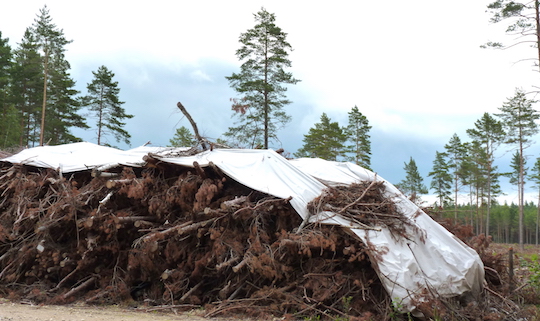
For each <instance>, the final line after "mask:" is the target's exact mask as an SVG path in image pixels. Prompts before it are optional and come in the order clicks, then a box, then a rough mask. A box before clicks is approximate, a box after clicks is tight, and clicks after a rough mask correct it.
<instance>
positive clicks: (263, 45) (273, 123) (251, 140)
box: [225, 8, 299, 149]
mask: <svg viewBox="0 0 540 321" xmlns="http://www.w3.org/2000/svg"><path fill="white" fill-rule="evenodd" d="M254 17H255V21H256V23H257V24H256V25H255V27H253V28H252V29H249V30H248V31H246V32H245V33H242V34H241V35H240V43H241V44H242V46H241V47H240V49H238V50H237V51H236V56H237V57H238V59H239V60H241V61H243V63H242V65H241V67H240V72H239V73H233V74H232V75H231V76H229V77H226V78H227V80H228V81H229V84H230V86H231V87H232V88H233V89H234V90H235V91H236V92H237V93H238V94H239V95H240V96H241V97H240V98H239V101H241V102H242V103H241V104H240V105H241V106H239V105H238V104H236V103H235V104H233V110H234V111H235V115H236V116H237V117H238V121H237V122H235V125H236V126H233V127H230V128H229V130H228V132H227V133H226V134H225V136H228V137H231V138H234V139H235V140H236V141H237V142H238V143H239V144H242V145H247V146H249V147H254V145H255V144H258V143H259V142H260V143H261V144H262V146H263V147H264V148H265V149H266V148H268V144H269V141H271V140H277V131H278V130H279V129H281V128H282V127H283V126H285V125H286V124H287V123H288V122H289V121H290V119H291V117H290V116H289V115H288V114H287V113H286V112H285V111H284V110H283V107H284V106H286V105H288V104H290V103H291V101H289V100H288V99H287V98H286V96H285V92H286V91H287V87H286V86H285V85H286V84H296V83H297V82H298V81H299V80H298V79H295V78H294V77H293V75H292V73H290V72H286V71H285V68H287V67H291V61H290V60H289V51H292V47H291V45H290V44H289V43H288V42H287V40H286V39H287V34H286V33H285V32H283V31H282V30H281V28H280V27H278V26H277V25H276V24H275V20H276V17H275V15H274V14H273V13H269V12H268V11H266V9H264V8H262V9H261V11H259V12H258V13H257V14H255V15H254Z"/></svg>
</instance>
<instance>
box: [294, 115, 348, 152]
mask: <svg viewBox="0 0 540 321" xmlns="http://www.w3.org/2000/svg"><path fill="white" fill-rule="evenodd" d="M346 140H347V135H346V134H345V133H344V131H343V128H341V127H340V126H339V124H338V123H337V122H332V121H331V119H330V118H329V117H328V116H327V115H326V113H323V114H322V115H321V122H320V123H316V124H315V127H312V128H310V129H309V133H308V134H307V135H304V139H303V142H304V145H303V146H302V148H300V149H299V150H298V152H296V153H294V156H296V157H319V158H322V159H326V160H332V161H336V160H338V158H342V157H344V143H345V141H346Z"/></svg>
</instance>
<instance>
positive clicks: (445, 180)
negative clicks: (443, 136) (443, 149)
mask: <svg viewBox="0 0 540 321" xmlns="http://www.w3.org/2000/svg"><path fill="white" fill-rule="evenodd" d="M447 157H448V155H447V154H446V153H439V152H435V160H434V161H433V170H432V171H431V172H429V174H428V176H431V177H432V179H431V184H430V187H431V189H433V190H435V195H436V196H437V198H438V199H439V206H440V207H445V205H446V204H448V202H449V201H451V200H452V199H451V198H450V195H451V194H452V175H450V172H449V166H448V164H447V162H446V158H447Z"/></svg>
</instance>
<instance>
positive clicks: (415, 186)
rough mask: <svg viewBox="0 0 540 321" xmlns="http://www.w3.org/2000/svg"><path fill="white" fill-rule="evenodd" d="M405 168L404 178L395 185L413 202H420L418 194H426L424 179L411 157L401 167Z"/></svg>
mask: <svg viewBox="0 0 540 321" xmlns="http://www.w3.org/2000/svg"><path fill="white" fill-rule="evenodd" d="M403 169H404V170H405V174H406V175H405V179H403V180H402V181H401V182H400V183H399V184H397V187H398V188H399V189H400V190H401V191H402V192H403V194H405V195H407V196H408V197H409V198H410V199H411V200H412V201H413V202H415V203H419V202H420V195H423V194H427V193H428V190H427V187H426V186H425V185H424V179H423V178H422V176H421V175H420V172H418V167H417V166H416V162H415V161H414V159H413V158H412V157H411V159H410V160H409V162H408V163H405V166H404V167H403Z"/></svg>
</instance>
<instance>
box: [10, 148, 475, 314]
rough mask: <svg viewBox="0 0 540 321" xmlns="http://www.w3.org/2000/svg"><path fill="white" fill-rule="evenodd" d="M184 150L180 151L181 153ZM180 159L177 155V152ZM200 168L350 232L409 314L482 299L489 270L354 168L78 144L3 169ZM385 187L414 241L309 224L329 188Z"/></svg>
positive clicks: (38, 151) (266, 153)
mask: <svg viewBox="0 0 540 321" xmlns="http://www.w3.org/2000/svg"><path fill="white" fill-rule="evenodd" d="M182 150H185V149H178V151H180V152H181V151H182ZM171 151H173V152H171ZM148 153H152V156H153V157H156V158H157V159H159V160H161V161H164V162H168V163H172V164H177V165H182V166H189V167H193V162H195V161H196V162H198V163H199V165H200V166H208V165H209V164H210V163H213V164H214V165H215V166H217V167H218V168H220V169H221V170H222V171H223V172H224V173H225V174H227V175H228V176H229V177H231V178H233V179H234V180H236V181H238V182H239V183H241V184H244V185H246V186H247V187H250V188H252V189H254V190H257V191H261V192H264V193H268V194H270V195H274V196H276V197H280V198H288V197H292V199H291V201H290V202H291V205H292V206H293V208H294V209H295V210H296V211H297V212H298V214H299V215H300V216H301V217H302V218H303V219H304V220H310V221H312V222H315V221H316V222H321V223H324V224H335V225H340V226H343V227H344V228H347V229H350V231H352V232H353V233H355V234H356V235H357V236H358V237H359V238H360V239H361V240H362V241H363V242H364V243H366V244H368V245H369V246H370V249H373V251H372V253H371V261H372V263H373V265H374V266H373V267H374V268H375V270H376V271H377V273H378V275H379V277H380V279H381V281H382V283H383V285H384V287H385V289H386V290H387V291H388V293H389V294H390V297H391V298H392V299H393V300H395V301H397V303H398V306H400V307H402V310H403V311H413V310H414V307H415V301H416V300H418V299H420V300H421V299H422V298H423V296H424V295H425V293H432V294H434V295H441V296H459V295H462V294H465V293H468V292H473V293H474V292H479V291H480V290H481V289H482V284H483V280H484V269H483V264H482V261H481V260H480V258H479V256H478V254H477V253H476V252H475V251H474V250H473V249H471V248H469V247H468V246H467V245H465V244H464V243H463V242H461V241H460V240H459V239H458V238H456V237H455V236H454V235H452V234H451V233H449V232H448V231H447V230H446V229H444V228H443V227H442V226H441V225H439V224H438V223H436V222H435V221H433V220H432V219H431V218H430V217H429V216H428V215H427V214H425V213H424V212H422V211H421V210H420V209H419V208H418V207H417V206H416V205H415V204H414V203H412V202H411V201H409V200H408V199H407V198H406V197H405V196H404V195H403V194H402V193H400V192H399V191H398V190H397V188H396V187H395V186H393V185H392V184H390V183H389V182H387V181H386V180H384V179H383V178H381V177H379V176H377V175H376V174H374V173H373V172H371V171H369V170H367V169H364V168H362V167H360V166H357V165H354V164H351V163H340V162H330V161H325V160H322V159H296V160H290V161H289V160H286V159H285V158H283V157H282V156H281V155H279V154H277V153H275V152H274V151H271V150H245V149H242V150H231V149H227V150H225V149H217V150H214V151H207V152H203V153H199V154H196V155H193V156H181V157H171V156H170V155H172V154H174V150H171V149H170V148H160V147H145V146H142V147H138V148H135V149H132V150H128V151H121V150H118V149H114V148H110V147H103V146H98V145H95V144H92V143H74V144H67V145H59V146H44V147H36V148H30V149H26V150H23V151H22V152H20V153H18V154H16V155H13V156H10V157H8V158H5V159H2V160H1V161H5V162H11V163H16V164H26V165H30V166H36V167H46V168H52V169H55V170H59V171H61V172H66V173H67V172H75V171H81V170H88V169H93V168H97V167H102V166H110V165H115V164H118V165H128V166H142V165H144V161H143V157H144V156H145V155H147V154H148ZM373 180H377V181H383V182H384V184H385V186H386V196H387V197H389V198H391V199H392V201H393V202H394V203H395V204H396V206H397V207H398V210H399V211H400V212H401V213H402V214H404V215H405V216H406V217H408V218H409V219H410V220H411V222H413V223H414V226H415V227H414V228H411V230H410V231H409V235H410V237H409V238H408V239H406V238H403V237H400V236H396V235H392V233H391V232H390V231H389V230H388V229H387V228H385V227H384V226H380V227H375V228H374V229H364V228H360V227H359V226H357V225H354V224H353V223H351V222H350V221H349V220H347V219H346V218H344V217H341V216H338V215H335V214H334V213H328V212H322V213H319V214H318V215H314V216H310V214H309V212H308V210H307V204H308V203H309V202H310V201H311V200H313V199H314V198H316V197H318V196H319V195H321V193H322V191H323V190H324V189H325V188H326V185H325V184H327V185H332V184H351V183H354V182H359V181H373ZM323 182H324V184H323Z"/></svg>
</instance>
